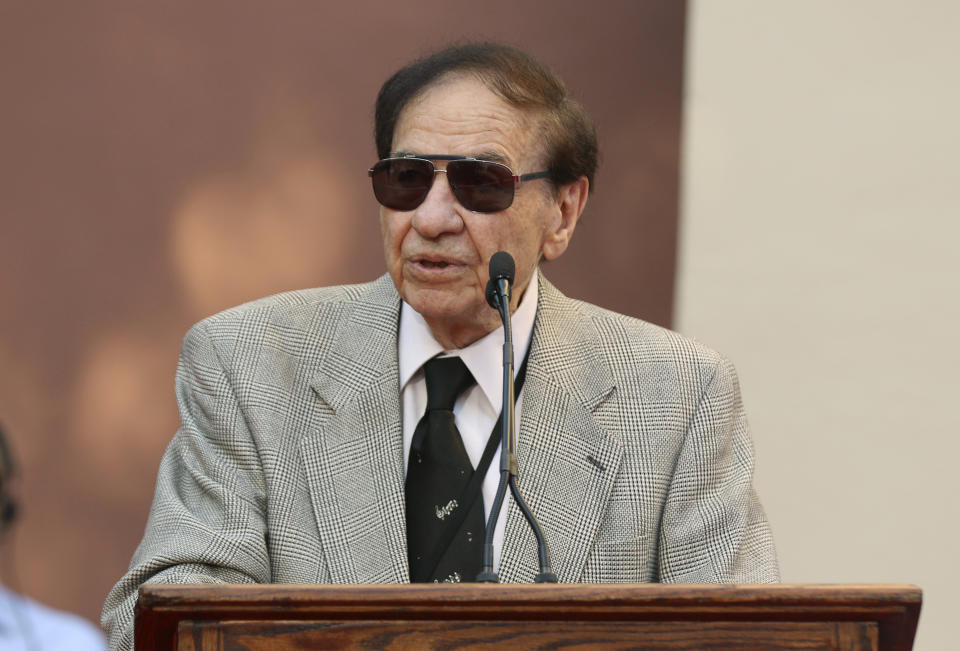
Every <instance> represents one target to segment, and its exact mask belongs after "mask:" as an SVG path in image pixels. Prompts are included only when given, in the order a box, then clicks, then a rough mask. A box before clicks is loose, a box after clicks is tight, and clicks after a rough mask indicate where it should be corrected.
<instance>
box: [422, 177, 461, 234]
mask: <svg viewBox="0 0 960 651" xmlns="http://www.w3.org/2000/svg"><path fill="white" fill-rule="evenodd" d="M412 225H413V228H414V229H416V231H417V232H418V233H420V235H422V236H423V237H425V238H428V239H434V238H437V237H439V236H441V235H443V234H444V233H456V232H458V231H460V230H461V229H462V228H463V220H462V219H461V217H460V214H459V213H458V212H457V198H456V197H455V196H453V190H452V189H451V188H450V182H449V181H447V172H446V170H436V172H435V173H434V177H433V185H431V186H430V192H428V193H427V198H426V199H424V200H423V203H421V204H420V205H419V206H417V207H416V209H415V210H414V213H413V221H412Z"/></svg>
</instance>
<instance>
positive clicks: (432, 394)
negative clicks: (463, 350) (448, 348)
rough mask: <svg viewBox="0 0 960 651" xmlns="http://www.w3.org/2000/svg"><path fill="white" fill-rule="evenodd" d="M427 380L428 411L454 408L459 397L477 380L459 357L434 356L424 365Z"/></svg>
mask: <svg viewBox="0 0 960 651" xmlns="http://www.w3.org/2000/svg"><path fill="white" fill-rule="evenodd" d="M423 373H424V377H425V378H426V381H427V411H430V410H432V409H446V410H447V411H452V410H453V404H454V403H455V402H456V401H457V397H458V396H459V395H460V394H461V393H463V392H464V391H466V390H467V389H469V388H470V387H471V386H473V384H474V382H476V380H474V379H473V375H472V374H471V373H470V369H468V368H467V365H466V364H464V363H463V360H462V359H460V358H459V357H434V358H433V359H431V360H430V361H428V362H427V363H426V364H424V365H423Z"/></svg>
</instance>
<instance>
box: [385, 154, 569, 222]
mask: <svg viewBox="0 0 960 651" xmlns="http://www.w3.org/2000/svg"><path fill="white" fill-rule="evenodd" d="M434 160H445V161H450V162H449V163H447V168H446V169H442V170H441V169H437V167H436V165H434V164H433V161H434ZM438 172H445V173H446V175H447V181H448V182H449V183H450V189H451V190H453V196H455V197H456V198H457V201H459V202H460V205H461V206H463V207H464V208H466V209H467V210H472V211H473V212H499V211H501V210H506V209H507V208H509V207H510V204H512V203H513V195H514V191H515V189H516V187H517V186H518V185H519V184H520V183H521V181H532V180H533V179H543V178H547V177H549V176H550V172H533V173H530V174H523V175H521V176H517V175H516V174H514V173H513V170H511V169H510V168H509V167H507V166H506V165H504V164H502V163H494V162H493V161H487V160H479V159H477V158H470V157H468V156H447V155H424V156H423V157H414V156H410V157H399V158H384V159H383V160H381V161H378V162H377V164H376V165H374V166H373V167H371V168H370V169H369V170H367V173H368V174H369V175H370V178H371V179H373V194H374V195H376V197H377V201H379V202H380V203H381V204H382V205H384V206H386V207H387V208H391V209H393V210H413V209H414V208H416V207H417V206H419V205H420V204H421V203H423V200H424V199H426V198H427V194H428V193H429V192H430V187H431V186H432V185H433V179H434V178H435V177H436V175H437V173H438Z"/></svg>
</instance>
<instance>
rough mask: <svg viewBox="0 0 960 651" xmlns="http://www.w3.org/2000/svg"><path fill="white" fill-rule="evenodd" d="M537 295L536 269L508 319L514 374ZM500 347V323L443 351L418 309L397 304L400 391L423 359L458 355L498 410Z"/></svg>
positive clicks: (527, 343) (526, 343)
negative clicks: (482, 334) (453, 348)
mask: <svg viewBox="0 0 960 651" xmlns="http://www.w3.org/2000/svg"><path fill="white" fill-rule="evenodd" d="M538 295H539V272H538V271H534V273H533V275H532V276H531V278H530V283H529V284H528V285H527V289H526V291H525V292H524V294H523V298H522V299H521V300H520V305H519V306H518V307H517V311H516V312H514V313H513V315H511V318H510V325H511V327H512V329H513V359H514V374H516V373H517V372H518V371H519V370H520V365H521V364H522V363H523V359H524V357H526V354H527V349H528V348H529V347H530V337H531V335H532V334H533V323H534V320H535V319H536V316H537V303H538V300H539V296H538ZM491 309H492V308H491ZM502 350H503V326H500V327H499V328H497V329H496V330H494V331H492V332H489V333H487V334H486V335H485V336H483V337H481V338H480V339H478V340H477V341H475V342H473V343H472V344H470V345H469V346H466V347H464V348H458V349H455V350H444V349H443V346H441V345H440V342H438V341H437V340H436V339H435V338H434V336H433V333H432V332H431V331H430V326H428V325H427V322H426V320H425V319H424V318H423V316H421V315H420V313H419V312H417V311H416V310H414V309H413V308H412V307H410V306H409V305H407V303H406V301H404V302H403V305H401V307H400V333H399V351H398V361H399V365H400V390H401V391H403V390H404V389H405V388H406V386H407V383H408V382H409V381H410V379H411V378H412V377H413V376H414V375H415V374H416V373H417V371H419V370H420V367H421V366H423V365H424V364H425V363H426V362H427V360H429V359H431V358H433V357H436V356H437V355H440V354H446V355H451V356H458V357H460V358H462V359H463V363H464V364H466V365H467V368H468V369H470V372H471V373H472V374H473V377H474V378H475V379H476V380H477V384H478V385H479V386H480V388H481V389H482V390H483V393H484V395H485V396H486V398H487V400H488V401H489V402H490V405H491V406H492V407H493V409H494V411H497V412H499V411H500V405H501V403H502V401H503V393H502V392H503V388H502V377H503V354H502V352H501V351H502Z"/></svg>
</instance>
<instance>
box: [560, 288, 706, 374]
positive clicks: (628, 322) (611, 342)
mask: <svg viewBox="0 0 960 651" xmlns="http://www.w3.org/2000/svg"><path fill="white" fill-rule="evenodd" d="M572 303H574V304H575V305H576V309H577V311H578V312H579V313H580V314H581V315H582V316H583V317H584V318H586V319H587V320H589V321H590V323H591V324H592V325H593V327H594V328H596V329H597V331H598V340H599V341H600V342H601V346H604V347H614V348H620V349H623V350H629V351H632V352H633V353H635V354H638V355H639V356H641V357H644V358H648V357H653V358H662V357H663V356H670V357H672V358H674V359H677V358H682V359H687V360H691V361H697V362H699V363H701V364H703V365H706V366H711V367H715V366H718V365H721V364H723V363H724V361H725V357H724V356H723V355H721V354H720V353H719V352H717V351H716V350H714V349H712V348H710V347H708V346H706V345H704V344H703V343H701V342H699V341H697V340H696V339H693V338H692V337H688V336H686V335H682V334H680V333H679V332H676V331H674V330H670V329H668V328H664V327H663V326H659V325H656V324H655V323H651V322H649V321H644V320H643V319H639V318H637V317H632V316H627V315H625V314H620V313H618V312H614V311H613V310H608V309H606V308H603V307H599V306H597V305H592V304H590V303H586V302H583V301H578V300H572Z"/></svg>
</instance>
